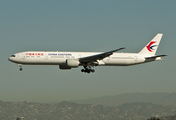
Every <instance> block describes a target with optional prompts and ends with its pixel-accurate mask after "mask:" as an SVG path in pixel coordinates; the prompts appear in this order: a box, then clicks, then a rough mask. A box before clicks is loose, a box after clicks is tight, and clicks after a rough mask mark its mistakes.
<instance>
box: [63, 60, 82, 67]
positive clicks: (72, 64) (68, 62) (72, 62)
mask: <svg viewBox="0 0 176 120" xmlns="http://www.w3.org/2000/svg"><path fill="white" fill-rule="evenodd" d="M66 65H67V66H68V67H71V68H76V67H78V66H79V60H78V59H67V60H66Z"/></svg>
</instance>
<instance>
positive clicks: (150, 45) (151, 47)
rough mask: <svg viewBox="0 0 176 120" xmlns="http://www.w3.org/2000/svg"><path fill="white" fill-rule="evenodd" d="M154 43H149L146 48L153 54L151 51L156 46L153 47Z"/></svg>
mask: <svg viewBox="0 0 176 120" xmlns="http://www.w3.org/2000/svg"><path fill="white" fill-rule="evenodd" d="M154 43H156V41H151V42H150V43H149V44H148V45H147V46H146V47H147V49H148V51H150V52H153V51H152V50H154V49H153V47H155V46H157V45H153V44H154ZM152 45H153V46H152Z"/></svg>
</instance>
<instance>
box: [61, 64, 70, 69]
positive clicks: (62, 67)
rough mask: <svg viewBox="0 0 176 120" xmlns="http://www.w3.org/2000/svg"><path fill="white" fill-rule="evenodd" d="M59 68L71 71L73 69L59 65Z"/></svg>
mask: <svg viewBox="0 0 176 120" xmlns="http://www.w3.org/2000/svg"><path fill="white" fill-rule="evenodd" d="M59 68H60V69H62V70H70V69H71V67H69V66H66V65H59Z"/></svg>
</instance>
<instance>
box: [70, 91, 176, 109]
mask: <svg viewBox="0 0 176 120" xmlns="http://www.w3.org/2000/svg"><path fill="white" fill-rule="evenodd" d="M72 102H76V103H79V104H102V105H105V106H119V105H121V104H125V103H133V102H151V103H153V104H161V105H171V106H176V92H173V93H126V94H120V95H116V96H103V97H99V98H91V99H86V100H72Z"/></svg>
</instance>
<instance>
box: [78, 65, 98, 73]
mask: <svg viewBox="0 0 176 120" xmlns="http://www.w3.org/2000/svg"><path fill="white" fill-rule="evenodd" d="M81 72H85V73H90V72H92V73H94V72H95V70H94V69H92V68H91V67H90V66H89V68H87V66H84V69H82V70H81Z"/></svg>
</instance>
